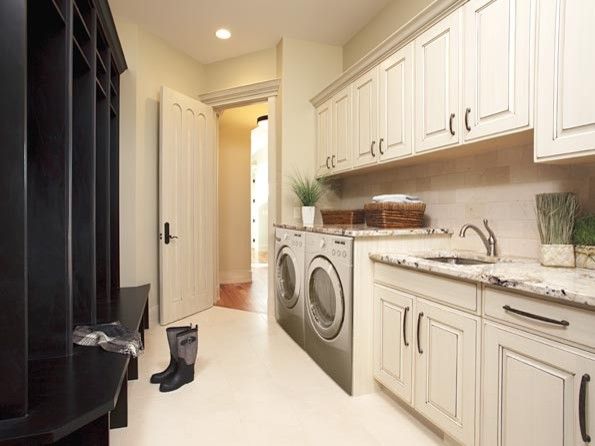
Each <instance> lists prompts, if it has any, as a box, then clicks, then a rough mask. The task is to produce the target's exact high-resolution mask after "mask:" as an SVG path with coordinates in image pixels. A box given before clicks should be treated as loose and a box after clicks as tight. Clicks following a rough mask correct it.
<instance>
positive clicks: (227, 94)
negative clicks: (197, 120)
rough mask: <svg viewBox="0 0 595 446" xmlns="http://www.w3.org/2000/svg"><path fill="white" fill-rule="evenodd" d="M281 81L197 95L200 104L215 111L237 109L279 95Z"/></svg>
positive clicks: (263, 82)
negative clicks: (229, 108)
mask: <svg viewBox="0 0 595 446" xmlns="http://www.w3.org/2000/svg"><path fill="white" fill-rule="evenodd" d="M280 86H281V79H271V80H268V81H262V82H256V83H254V84H248V85H242V86H241V87H232V88H228V89H225V90H218V91H213V92H211V93H205V94H201V95H199V99H200V100H201V102H204V103H205V104H207V105H210V106H211V107H213V108H215V109H219V110H220V109H225V108H228V107H231V106H233V107H238V106H241V105H247V104H251V103H253V102H258V101H266V100H267V98H269V97H271V96H277V95H278V94H279V87H280Z"/></svg>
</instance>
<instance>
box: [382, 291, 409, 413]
mask: <svg viewBox="0 0 595 446" xmlns="http://www.w3.org/2000/svg"><path fill="white" fill-rule="evenodd" d="M412 317H413V297H412V296H409V295H408V294H405V293H402V292H399V291H396V290H393V289H391V288H386V287H383V286H380V285H375V286H374V377H375V378H376V379H377V380H378V381H379V382H380V383H382V384H383V385H384V386H385V387H386V388H388V389H389V390H390V391H392V392H393V393H394V394H395V395H397V396H399V397H400V398H402V399H403V400H405V401H406V402H407V403H409V404H411V403H412V401H411V394H412V385H411V374H412V359H413V358H412V343H411V339H412V337H411V335H412V329H411V318H412Z"/></svg>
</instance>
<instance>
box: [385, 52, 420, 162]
mask: <svg viewBox="0 0 595 446" xmlns="http://www.w3.org/2000/svg"><path fill="white" fill-rule="evenodd" d="M378 73H379V82H378V84H379V95H378V98H379V99H378V100H379V119H378V122H379V135H378V136H379V140H378V152H379V153H380V160H381V161H384V160H389V159H394V158H401V157H404V156H407V155H411V154H412V153H413V42H412V43H410V44H408V45H407V46H405V47H403V48H401V49H400V50H399V51H397V52H396V53H395V54H393V55H392V56H391V57H389V58H388V59H386V60H385V61H384V62H382V63H381V64H380V68H379V71H378Z"/></svg>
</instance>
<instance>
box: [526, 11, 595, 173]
mask: <svg viewBox="0 0 595 446" xmlns="http://www.w3.org/2000/svg"><path fill="white" fill-rule="evenodd" d="M538 23H539V32H538V37H537V69H536V83H537V86H536V101H535V104H536V109H535V159H536V160H537V161H540V160H555V159H561V158H573V157H580V156H586V155H595V2H594V1H593V0H556V1H554V0H541V1H540V2H539V7H538Z"/></svg>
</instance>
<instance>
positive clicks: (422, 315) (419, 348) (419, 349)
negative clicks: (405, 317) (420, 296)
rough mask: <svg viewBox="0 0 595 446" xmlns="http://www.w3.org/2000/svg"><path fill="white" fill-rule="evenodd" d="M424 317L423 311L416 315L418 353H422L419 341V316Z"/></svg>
mask: <svg viewBox="0 0 595 446" xmlns="http://www.w3.org/2000/svg"><path fill="white" fill-rule="evenodd" d="M422 317H424V313H423V312H421V313H419V314H418V315H417V352H418V353H419V354H420V355H423V353H424V351H423V350H422V349H421V342H420V340H419V335H420V330H421V318H422Z"/></svg>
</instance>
